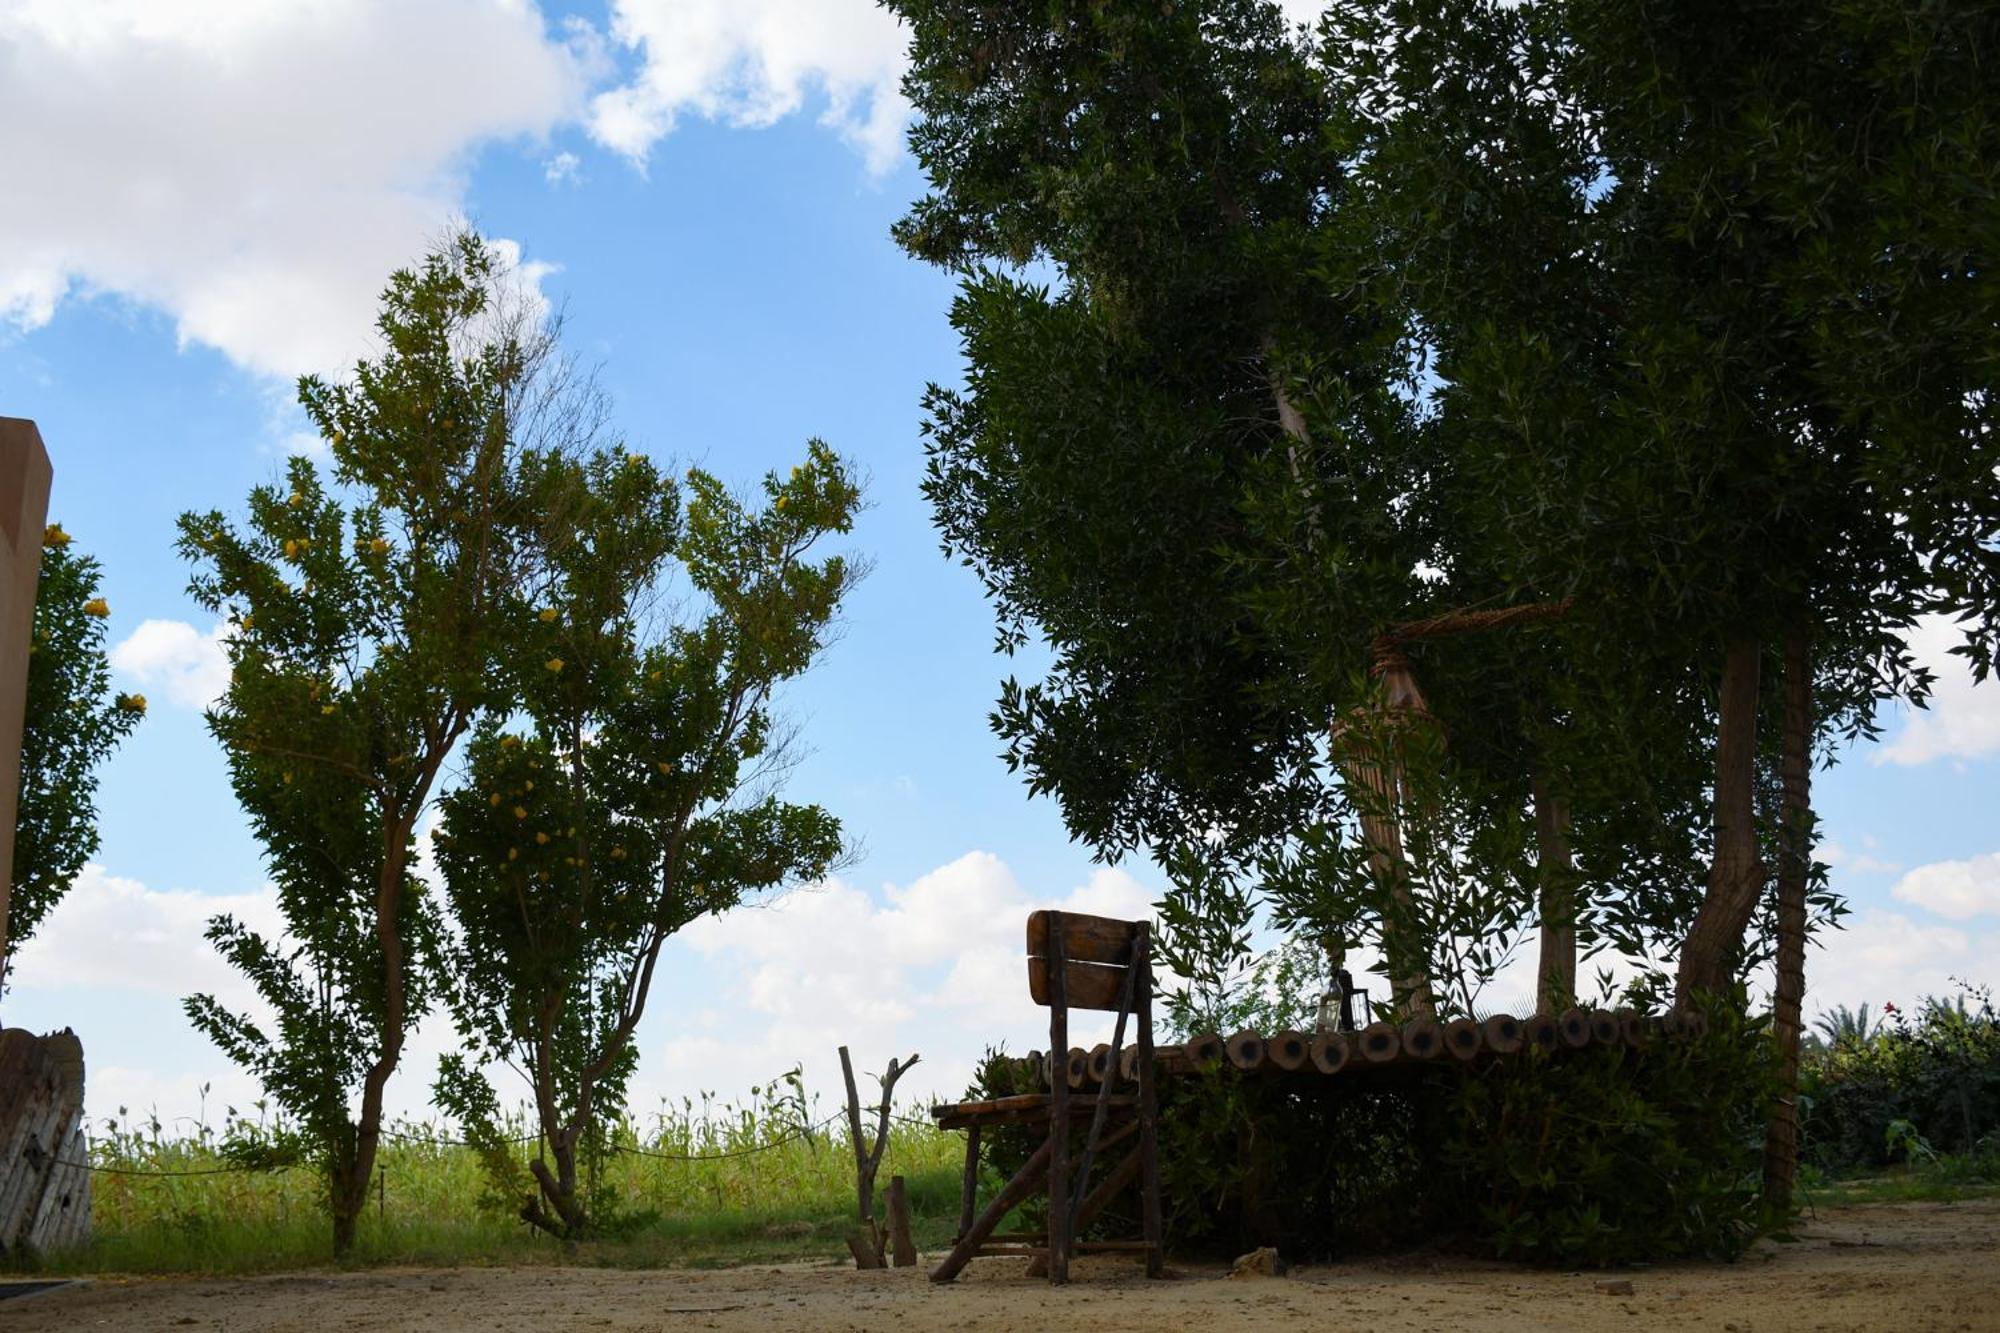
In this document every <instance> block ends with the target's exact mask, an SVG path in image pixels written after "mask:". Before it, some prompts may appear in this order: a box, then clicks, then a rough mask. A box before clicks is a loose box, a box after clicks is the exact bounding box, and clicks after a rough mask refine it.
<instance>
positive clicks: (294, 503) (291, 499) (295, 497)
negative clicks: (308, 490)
mask: <svg viewBox="0 0 2000 1333" xmlns="http://www.w3.org/2000/svg"><path fill="white" fill-rule="evenodd" d="M305 502H306V497H305V496H303V495H300V494H299V493H298V492H297V491H293V492H292V493H291V494H290V495H288V496H286V497H285V503H286V504H288V505H290V506H291V507H292V508H294V509H297V508H298V507H299V506H300V505H302V504H304V503H305Z"/></svg>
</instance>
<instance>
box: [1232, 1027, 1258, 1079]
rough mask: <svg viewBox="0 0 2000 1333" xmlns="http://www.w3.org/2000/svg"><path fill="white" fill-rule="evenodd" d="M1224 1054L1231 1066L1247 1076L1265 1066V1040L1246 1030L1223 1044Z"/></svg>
mask: <svg viewBox="0 0 2000 1333" xmlns="http://www.w3.org/2000/svg"><path fill="white" fill-rule="evenodd" d="M1222 1053H1223V1054H1224V1055H1226V1056H1228V1057H1229V1063H1230V1064H1232V1065H1234V1066H1236V1068H1238V1069H1240V1070H1242V1071H1243V1072H1244V1073H1246V1074H1247V1073H1249V1072H1250V1071H1251V1070H1254V1069H1261V1068H1263V1066H1264V1039H1263V1038H1262V1037H1260V1036H1258V1035H1257V1033H1255V1032H1253V1031H1251V1030H1250V1029H1249V1028H1245V1029H1243V1031H1241V1032H1238V1033H1236V1034H1234V1035H1233V1036H1231V1037H1230V1038H1229V1040H1228V1041H1225V1042H1223V1043H1222Z"/></svg>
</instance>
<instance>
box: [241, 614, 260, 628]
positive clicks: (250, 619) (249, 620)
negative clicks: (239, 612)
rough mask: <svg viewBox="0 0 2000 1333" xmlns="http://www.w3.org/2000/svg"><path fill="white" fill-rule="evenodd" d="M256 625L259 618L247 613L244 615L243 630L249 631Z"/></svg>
mask: <svg viewBox="0 0 2000 1333" xmlns="http://www.w3.org/2000/svg"><path fill="white" fill-rule="evenodd" d="M256 623H257V618H256V617H255V616H253V615H251V614H250V613H249V612H247V611H246V612H245V613H244V615H243V628H244V629H249V628H250V627H251V626H252V625H254V624H256Z"/></svg>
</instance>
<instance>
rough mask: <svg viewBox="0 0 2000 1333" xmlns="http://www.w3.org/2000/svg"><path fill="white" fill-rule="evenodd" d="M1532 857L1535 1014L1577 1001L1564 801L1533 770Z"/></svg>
mask: <svg viewBox="0 0 2000 1333" xmlns="http://www.w3.org/2000/svg"><path fill="white" fill-rule="evenodd" d="M1534 800H1535V855H1536V863H1537V864H1536V869H1537V870H1538V871H1539V873H1540V879H1541V914H1542V954H1541V959H1540V961H1539V966H1538V967H1537V968H1536V970H1535V1012H1536V1013H1538V1014H1559V1013H1561V1012H1562V1011H1563V1010H1565V1009H1568V1008H1570V1007H1571V1006H1572V1005H1574V1004H1575V1003H1576V865H1575V862H1574V860H1573V858H1572V857H1571V855H1570V845H1569V802H1568V801H1567V800H1566V799H1564V798H1563V797H1561V796H1557V795H1556V794H1555V793H1554V792H1553V791H1552V790H1551V785H1550V780H1549V778H1548V775H1547V774H1545V773H1540V772H1538V773H1536V774H1535V777H1534Z"/></svg>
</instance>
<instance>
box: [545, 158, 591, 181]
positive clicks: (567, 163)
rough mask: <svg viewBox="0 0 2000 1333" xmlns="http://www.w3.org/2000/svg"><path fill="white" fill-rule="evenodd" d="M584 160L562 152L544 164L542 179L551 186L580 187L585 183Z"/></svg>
mask: <svg viewBox="0 0 2000 1333" xmlns="http://www.w3.org/2000/svg"><path fill="white" fill-rule="evenodd" d="M582 167H583V159H582V158H580V157H578V156H577V155H576V154H575V153H571V152H561V153H557V154H556V155H555V156H554V157H552V158H549V159H548V160H547V161H545V162H543V163H542V179H543V180H545V181H547V182H548V183H549V184H550V185H579V184H581V183H582V182H583V173H582Z"/></svg>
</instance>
